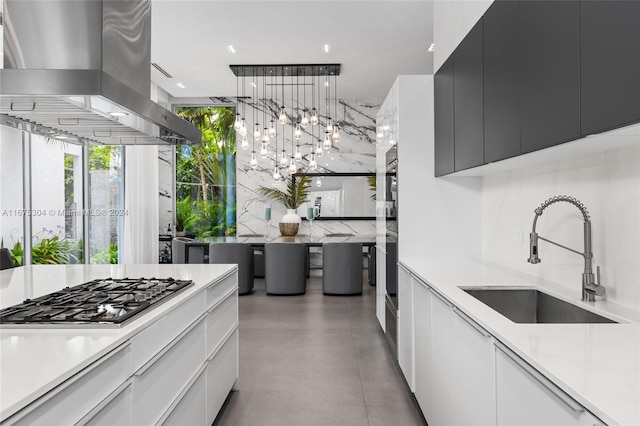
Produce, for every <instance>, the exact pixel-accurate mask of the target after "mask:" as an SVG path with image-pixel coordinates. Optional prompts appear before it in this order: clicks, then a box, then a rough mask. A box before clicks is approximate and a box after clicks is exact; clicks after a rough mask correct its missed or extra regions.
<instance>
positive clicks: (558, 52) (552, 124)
mask: <svg viewBox="0 0 640 426" xmlns="http://www.w3.org/2000/svg"><path fill="white" fill-rule="evenodd" d="M579 10H580V5H579V3H578V2H577V1H571V0H563V1H533V0H527V1H522V2H520V13H519V26H520V47H521V60H520V77H521V81H520V83H521V84H520V88H521V91H520V94H521V97H520V119H521V121H520V123H521V133H520V134H521V150H522V152H525V153H526V152H531V151H535V150H538V149H542V148H546V147H549V146H553V145H557V144H560V143H563V142H567V141H570V140H574V139H578V138H579V137H580V14H579Z"/></svg>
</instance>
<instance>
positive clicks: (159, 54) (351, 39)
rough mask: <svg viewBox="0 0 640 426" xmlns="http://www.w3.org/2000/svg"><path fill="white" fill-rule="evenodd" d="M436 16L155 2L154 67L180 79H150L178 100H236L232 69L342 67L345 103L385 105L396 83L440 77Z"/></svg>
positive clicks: (366, 6) (397, 9) (353, 8)
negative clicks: (433, 47)
mask: <svg viewBox="0 0 640 426" xmlns="http://www.w3.org/2000/svg"><path fill="white" fill-rule="evenodd" d="M432 11H433V3H432V2H431V1H399V0H394V1H323V0H316V1H306V0H290V1H270V0H262V1H242V0H236V1H217V0H152V21H151V22H152V24H151V27H152V29H151V39H152V48H151V61H152V62H155V63H157V64H158V65H160V66H161V67H162V68H163V69H164V70H166V71H167V72H168V73H169V74H171V75H172V76H173V78H167V77H165V76H164V75H162V74H161V73H160V72H158V71H157V70H155V69H154V68H152V73H151V78H152V80H153V81H154V82H155V83H156V84H158V85H159V86H160V87H161V88H163V89H164V90H166V91H167V92H169V93H170V94H171V95H172V96H173V97H176V98H194V97H195V98H198V97H211V96H235V94H236V79H235V76H234V75H233V73H232V72H231V70H230V69H229V65H231V64H237V65H250V64H260V65H262V64H305V63H307V64H312V63H315V64H321V63H339V64H341V65H342V73H341V75H340V77H339V78H338V90H339V95H340V97H341V98H358V99H372V100H380V101H381V100H383V99H384V98H385V96H386V94H387V92H388V91H389V89H390V88H391V85H392V84H393V82H394V80H395V78H396V76H398V75H403V74H432V73H433V58H432V55H433V54H432V53H429V52H427V49H428V47H429V45H430V44H431V42H432V41H433V30H432V28H433V25H432ZM325 43H328V44H330V45H331V52H330V53H328V54H326V53H323V52H322V45H323V44H325ZM229 44H231V45H233V46H234V47H235V48H236V50H237V53H236V54H231V53H228V52H227V50H226V46H227V45H229ZM178 82H180V83H182V84H184V86H185V88H184V89H180V88H178V87H177V86H176V83H178ZM176 103H179V100H177V102H176Z"/></svg>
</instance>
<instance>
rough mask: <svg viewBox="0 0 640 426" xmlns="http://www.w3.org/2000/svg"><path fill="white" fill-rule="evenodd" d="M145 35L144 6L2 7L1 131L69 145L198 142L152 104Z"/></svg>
mask: <svg viewBox="0 0 640 426" xmlns="http://www.w3.org/2000/svg"><path fill="white" fill-rule="evenodd" d="M150 32H151V3H150V0H3V43H4V68H3V69H0V124H2V125H6V126H11V127H16V128H20V129H24V130H26V131H29V132H32V133H36V134H41V135H44V136H47V137H51V138H54V139H61V140H65V141H68V142H72V143H90V144H104V145H167V144H172V145H173V144H197V143H200V141H201V137H202V134H201V132H200V130H199V129H197V128H196V127H194V126H193V125H192V124H191V123H189V122H187V121H186V120H184V119H182V118H180V117H178V116H177V115H175V114H173V113H172V112H170V111H168V110H166V109H165V108H163V107H161V106H160V105H158V104H157V103H155V102H153V101H151V100H150V91H151V83H150V82H151V77H150V75H151V58H150V52H151V49H150V45H151V38H150Z"/></svg>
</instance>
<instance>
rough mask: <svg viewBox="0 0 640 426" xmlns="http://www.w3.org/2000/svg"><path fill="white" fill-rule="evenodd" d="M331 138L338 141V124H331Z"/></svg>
mask: <svg viewBox="0 0 640 426" xmlns="http://www.w3.org/2000/svg"><path fill="white" fill-rule="evenodd" d="M331 140H333V142H334V143H336V142H340V133H338V125H337V124H336V125H335V126H333V134H332V135H331Z"/></svg>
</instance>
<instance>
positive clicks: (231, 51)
mask: <svg viewBox="0 0 640 426" xmlns="http://www.w3.org/2000/svg"><path fill="white" fill-rule="evenodd" d="M227 52H229V53H232V54H233V53H236V48H235V47H233V45H231V44H230V45H228V46H227Z"/></svg>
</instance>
